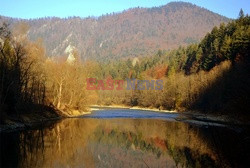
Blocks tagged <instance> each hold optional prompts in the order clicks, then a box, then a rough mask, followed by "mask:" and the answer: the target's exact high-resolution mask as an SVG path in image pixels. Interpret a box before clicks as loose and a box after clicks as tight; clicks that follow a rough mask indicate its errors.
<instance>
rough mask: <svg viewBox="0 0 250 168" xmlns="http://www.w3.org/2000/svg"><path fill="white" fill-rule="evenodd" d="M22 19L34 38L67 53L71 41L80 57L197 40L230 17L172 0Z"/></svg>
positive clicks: (139, 52) (137, 52)
mask: <svg viewBox="0 0 250 168" xmlns="http://www.w3.org/2000/svg"><path fill="white" fill-rule="evenodd" d="M7 20H8V19H7ZM9 20H10V19H9ZM20 21H25V22H26V23H28V24H29V26H30V30H29V32H28V36H29V38H30V39H31V40H36V39H37V38H42V39H43V41H44V44H45V47H46V50H47V54H48V55H50V56H52V55H53V56H59V55H65V53H64V51H65V49H66V48H67V47H68V46H69V45H71V46H74V47H75V48H76V49H77V50H78V52H79V54H80V56H81V58H82V59H90V58H93V59H101V60H106V59H117V58H127V57H136V56H145V55H151V54H153V53H155V52H156V51H157V50H159V49H162V50H168V49H175V48H178V47H179V46H180V45H182V46H186V45H188V44H190V43H195V42H199V40H200V39H201V38H202V37H204V36H205V34H206V33H207V32H209V31H210V30H211V29H212V28H213V27H214V26H218V25H219V24H220V23H222V22H225V23H226V22H229V21H230V19H229V18H226V17H224V16H221V15H219V14H216V13H214V12H211V11H209V10H207V9H205V8H201V7H199V6H196V5H193V4H191V3H187V2H170V3H168V4H166V5H163V6H160V7H153V8H140V7H138V8H131V9H128V10H125V11H123V12H121V13H113V14H107V15H103V16H99V17H87V18H81V17H69V18H64V19H61V18H57V17H50V18H39V19H31V20H23V19H17V20H14V21H13V22H20Z"/></svg>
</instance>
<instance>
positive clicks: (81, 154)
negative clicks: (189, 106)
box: [1, 118, 249, 167]
mask: <svg viewBox="0 0 250 168" xmlns="http://www.w3.org/2000/svg"><path fill="white" fill-rule="evenodd" d="M243 134H244V136H243ZM247 136H248V135H245V132H244V133H237V132H235V131H233V130H230V129H226V128H222V127H209V128H206V127H201V126H194V125H189V124H187V123H182V122H173V121H171V122H170V121H166V120H156V119H90V118H78V119H65V120H62V121H60V122H58V123H55V124H53V125H50V126H47V127H45V128H43V129H37V130H29V131H22V132H15V133H2V134H1V167H241V166H246V164H248V163H246V162H245V158H246V157H248V156H249V155H246V153H245V156H244V155H243V154H241V153H242V152H245V151H243V150H246V149H249V145H247V144H248V143H244V142H243V143H235V142H240V139H241V138H242V139H245V137H247ZM218 137H219V140H218ZM235 137H237V138H238V139H237V138H235ZM242 148H244V149H242Z"/></svg>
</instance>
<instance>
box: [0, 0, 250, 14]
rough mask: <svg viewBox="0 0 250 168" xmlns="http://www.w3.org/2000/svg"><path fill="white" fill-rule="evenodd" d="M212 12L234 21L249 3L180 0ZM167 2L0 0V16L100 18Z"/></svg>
mask: <svg viewBox="0 0 250 168" xmlns="http://www.w3.org/2000/svg"><path fill="white" fill-rule="evenodd" d="M183 1H185V2H191V3H193V4H196V5H198V6H201V7H204V8H207V9H209V10H211V11H213V12H216V13H219V14H221V15H224V16H227V17H229V18H237V17H238V13H239V11H240V8H242V9H243V10H244V12H245V14H246V13H248V14H249V12H250V0H183ZM168 2H171V0H0V15H4V16H10V17H18V18H25V19H29V18H39V17H45V16H57V17H68V16H80V17H87V16H100V15H102V14H106V13H112V12H121V11H123V10H125V9H128V8H133V7H138V6H140V7H153V6H161V5H165V4H167V3H168Z"/></svg>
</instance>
